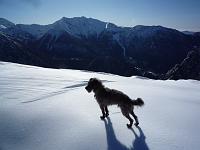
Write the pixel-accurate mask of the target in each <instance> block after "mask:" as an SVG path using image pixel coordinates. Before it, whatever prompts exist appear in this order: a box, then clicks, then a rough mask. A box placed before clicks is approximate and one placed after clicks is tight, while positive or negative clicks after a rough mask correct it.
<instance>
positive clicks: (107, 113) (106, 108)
mask: <svg viewBox="0 0 200 150" xmlns="http://www.w3.org/2000/svg"><path fill="white" fill-rule="evenodd" d="M105 111H106V117H108V116H109V111H108V107H107V106H105Z"/></svg>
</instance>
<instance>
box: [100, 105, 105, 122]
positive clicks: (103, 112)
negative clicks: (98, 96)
mask: <svg viewBox="0 0 200 150" xmlns="http://www.w3.org/2000/svg"><path fill="white" fill-rule="evenodd" d="M100 108H101V112H102V116H100V118H101V119H104V118H105V117H106V113H105V109H104V106H103V105H100Z"/></svg>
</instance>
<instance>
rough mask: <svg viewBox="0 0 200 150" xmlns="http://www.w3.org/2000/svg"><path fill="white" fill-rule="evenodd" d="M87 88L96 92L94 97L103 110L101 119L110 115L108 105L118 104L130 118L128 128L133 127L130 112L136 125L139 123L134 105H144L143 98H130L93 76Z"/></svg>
mask: <svg viewBox="0 0 200 150" xmlns="http://www.w3.org/2000/svg"><path fill="white" fill-rule="evenodd" d="M85 89H86V90H87V91H88V92H89V93H90V92H91V91H93V92H94V94H95V95H94V97H95V98H96V100H97V102H98V104H99V106H100V108H101V111H102V114H103V115H102V116H101V119H104V118H105V117H108V115H109V111H108V108H107V106H108V105H118V106H119V107H120V109H121V112H122V114H123V115H124V116H125V117H126V118H127V119H129V121H130V124H127V127H128V128H131V127H132V124H133V119H132V118H131V117H130V115H129V114H131V115H132V116H133V118H134V119H135V121H136V123H135V125H136V126H138V125H139V121H138V118H137V116H136V115H135V113H134V112H133V108H134V105H136V106H142V105H144V101H143V100H142V99H141V98H137V99H136V100H132V99H130V98H129V97H128V96H127V95H126V94H124V93H122V92H120V91H118V90H114V89H109V88H106V87H104V85H103V84H102V82H101V81H100V80H99V79H96V78H91V79H90V80H89V82H88V85H87V86H86V87H85Z"/></svg>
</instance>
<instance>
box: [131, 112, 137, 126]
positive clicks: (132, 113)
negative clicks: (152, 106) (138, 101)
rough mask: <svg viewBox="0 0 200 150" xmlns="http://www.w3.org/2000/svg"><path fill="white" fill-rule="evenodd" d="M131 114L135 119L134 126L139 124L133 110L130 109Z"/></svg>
mask: <svg viewBox="0 0 200 150" xmlns="http://www.w3.org/2000/svg"><path fill="white" fill-rule="evenodd" d="M131 115H132V116H133V118H134V119H135V126H138V125H139V121H138V117H137V116H136V115H135V113H134V112H133V111H131Z"/></svg>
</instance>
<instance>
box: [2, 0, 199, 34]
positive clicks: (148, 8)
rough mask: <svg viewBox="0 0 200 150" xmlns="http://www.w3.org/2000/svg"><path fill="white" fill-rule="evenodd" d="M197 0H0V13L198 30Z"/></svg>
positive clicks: (46, 20) (21, 18)
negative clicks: (89, 19)
mask: <svg viewBox="0 0 200 150" xmlns="http://www.w3.org/2000/svg"><path fill="white" fill-rule="evenodd" d="M199 8H200V1H198V0H190V1H188V0H168V1H163V0H152V1H151V2H149V1H148V0H101V1H98V0H84V1H83V0H57V1H53V0H12V1H10V0H0V14H1V15H0V17H1V18H5V19H7V20H9V21H11V22H13V23H15V24H41V25H46V24H51V23H53V22H55V21H57V20H59V19H61V18H62V17H67V18H73V17H81V16H85V17H87V18H94V19H98V20H101V21H104V22H111V23H114V24H116V25H118V26H123V27H133V26H136V25H147V26H151V25H156V26H157V25H160V26H164V27H168V28H173V29H177V30H179V31H195V32H198V31H200V9H199Z"/></svg>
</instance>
